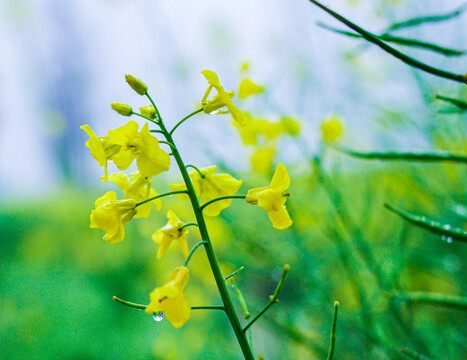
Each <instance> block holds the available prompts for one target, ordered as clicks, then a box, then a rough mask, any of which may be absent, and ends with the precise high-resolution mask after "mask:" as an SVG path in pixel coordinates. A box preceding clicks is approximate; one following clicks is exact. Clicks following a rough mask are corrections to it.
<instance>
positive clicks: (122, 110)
mask: <svg viewBox="0 0 467 360" xmlns="http://www.w3.org/2000/svg"><path fill="white" fill-rule="evenodd" d="M110 106H111V108H112V109H114V110H115V111H116V112H118V113H119V114H120V115H123V116H130V115H131V113H132V112H133V109H132V108H131V106H130V105H127V104H122V103H118V102H113V103H112V104H110Z"/></svg>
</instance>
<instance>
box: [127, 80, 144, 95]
mask: <svg viewBox="0 0 467 360" xmlns="http://www.w3.org/2000/svg"><path fill="white" fill-rule="evenodd" d="M125 80H126V82H127V83H128V85H130V86H131V88H132V89H133V90H134V91H136V92H137V93H138V94H139V95H144V94H146V93H147V92H148V87H147V86H146V84H145V83H143V82H142V81H141V80H139V79H137V78H135V77H134V76H133V75H125Z"/></svg>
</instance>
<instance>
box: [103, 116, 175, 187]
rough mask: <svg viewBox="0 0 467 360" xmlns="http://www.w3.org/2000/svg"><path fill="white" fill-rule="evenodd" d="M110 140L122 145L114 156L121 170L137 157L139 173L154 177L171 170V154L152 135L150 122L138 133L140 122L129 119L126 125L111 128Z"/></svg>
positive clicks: (113, 158) (126, 167) (114, 160)
mask: <svg viewBox="0 0 467 360" xmlns="http://www.w3.org/2000/svg"><path fill="white" fill-rule="evenodd" d="M109 140H110V141H111V142H112V143H114V144H118V145H121V149H120V151H119V152H118V153H117V154H115V155H114V156H113V157H112V160H113V162H114V163H115V165H116V166H117V167H118V168H119V169H120V170H126V169H128V167H129V166H130V164H131V163H132V162H133V160H134V159H136V165H137V166H138V170H139V173H140V174H141V176H144V177H148V178H150V177H152V176H154V175H157V174H160V173H162V172H164V171H167V170H169V167H170V156H169V154H167V153H166V152H165V151H164V150H162V149H161V148H160V147H159V141H157V139H156V138H155V137H154V136H152V135H151V132H150V131H149V129H148V124H147V123H146V124H144V126H143V127H142V128H141V133H138V123H137V122H136V121H129V122H128V123H127V124H126V125H124V126H121V127H119V128H116V129H115V130H109Z"/></svg>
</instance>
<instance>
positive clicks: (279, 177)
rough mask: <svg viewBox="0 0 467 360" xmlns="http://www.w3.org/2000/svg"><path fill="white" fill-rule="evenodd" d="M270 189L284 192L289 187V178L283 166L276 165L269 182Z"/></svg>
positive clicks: (280, 164)
mask: <svg viewBox="0 0 467 360" xmlns="http://www.w3.org/2000/svg"><path fill="white" fill-rule="evenodd" d="M270 186H271V187H272V188H278V189H281V190H282V191H285V190H287V189H288V187H289V186H290V176H289V173H288V172H287V168H286V167H285V165H284V164H282V163H278V164H277V168H276V171H275V172H274V175H273V177H272V180H271V185H270Z"/></svg>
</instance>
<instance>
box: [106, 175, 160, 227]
mask: <svg viewBox="0 0 467 360" xmlns="http://www.w3.org/2000/svg"><path fill="white" fill-rule="evenodd" d="M130 176H131V177H130V178H128V175H126V174H122V173H116V174H112V175H110V176H109V180H110V181H112V182H113V183H115V184H116V185H117V186H118V187H119V188H120V189H121V190H122V191H123V194H124V195H123V199H133V200H135V201H136V202H140V201H143V200H146V199H148V198H151V197H154V196H157V193H156V190H154V189H153V188H151V181H149V179H148V178H147V177H144V176H141V175H140V174H139V173H134V174H131V175H130ZM151 204H152V205H154V206H155V207H156V209H157V211H159V210H160V209H161V206H162V202H161V199H155V200H152V201H150V202H147V203H145V204H142V205H140V206H138V214H137V215H136V216H135V218H147V217H148V216H149V214H150V213H151Z"/></svg>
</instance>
